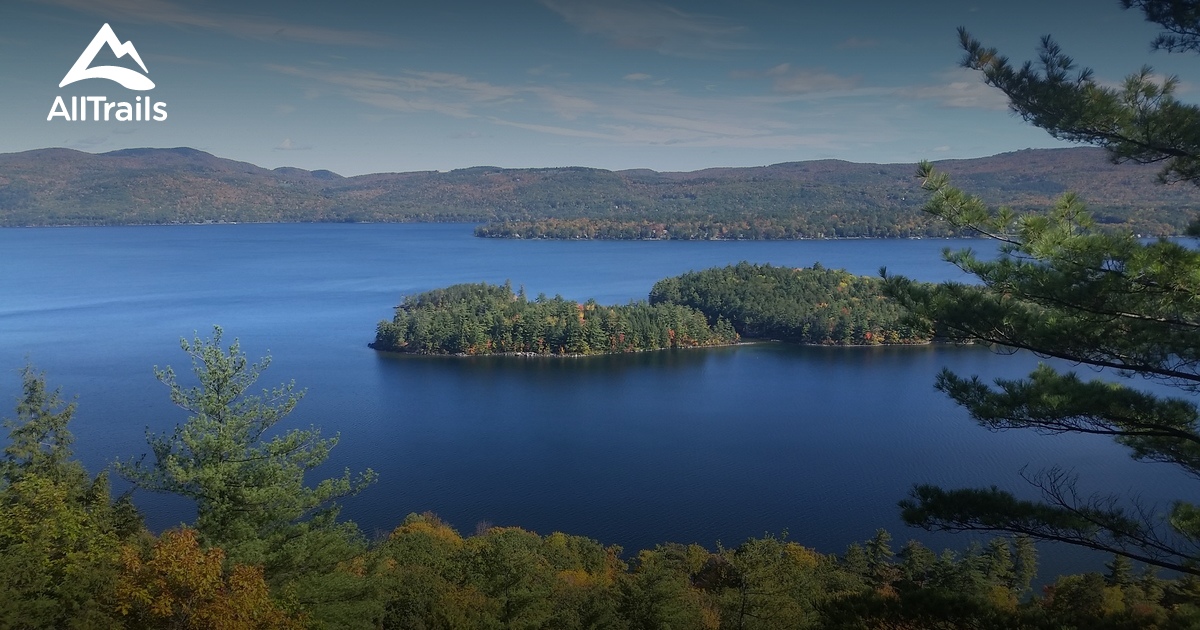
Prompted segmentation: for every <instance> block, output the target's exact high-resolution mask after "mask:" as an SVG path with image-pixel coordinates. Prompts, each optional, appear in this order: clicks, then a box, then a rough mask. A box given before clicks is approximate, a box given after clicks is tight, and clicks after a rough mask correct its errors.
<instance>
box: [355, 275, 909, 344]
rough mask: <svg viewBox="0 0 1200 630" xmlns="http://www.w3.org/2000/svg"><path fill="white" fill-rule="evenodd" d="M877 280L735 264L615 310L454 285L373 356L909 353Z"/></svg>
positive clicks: (396, 329)
mask: <svg viewBox="0 0 1200 630" xmlns="http://www.w3.org/2000/svg"><path fill="white" fill-rule="evenodd" d="M929 338H930V335H929V333H928V332H927V331H924V330H921V329H919V328H914V327H913V326H912V325H910V324H908V323H906V321H905V318H904V311H903V308H902V307H901V306H900V305H899V304H897V303H896V302H895V301H894V300H891V299H890V298H888V297H886V296H884V295H883V292H882V282H881V281H880V280H879V279H878V278H870V277H863V276H856V275H854V274H851V273H849V272H847V271H843V270H832V269H825V268H824V267H822V266H821V265H819V264H817V265H814V266H813V267H811V268H800V269H794V268H790V267H775V266H772V265H753V264H750V263H745V262H743V263H740V264H737V265H732V266H729V267H723V268H715V269H708V270H705V271H698V272H689V273H686V274H683V275H681V276H677V277H673V278H667V279H665V280H662V281H660V282H658V283H657V284H655V286H654V288H653V290H652V291H651V292H650V299H649V300H648V301H642V302H631V303H629V304H624V305H617V306H603V305H600V304H598V303H597V302H596V301H595V300H588V301H587V302H582V303H580V302H575V301H572V300H568V299H565V298H563V297H562V296H554V297H553V298H549V297H546V296H545V295H544V294H543V295H538V296H537V297H536V298H534V299H529V298H528V297H527V296H526V294H525V290H524V288H521V289H519V290H514V289H513V287H512V284H511V283H507V282H506V283H505V284H503V285H494V284H487V283H475V284H456V285H453V286H449V287H446V288H442V289H435V290H432V291H426V292H424V293H418V294H415V295H410V296H407V297H405V298H404V300H403V301H402V303H401V304H400V305H399V306H397V307H396V311H395V315H394V316H393V317H392V319H391V320H384V321H381V322H379V325H378V326H377V327H376V331H375V341H374V342H372V343H371V344H370V346H371V347H372V348H375V349H376V350H381V351H387V352H402V353H410V354H444V355H460V356H475V355H487V354H511V355H524V356H586V355H596V354H618V353H625V352H640V351H646V350H663V349H668V348H695V347H703V346H718V345H729V344H734V343H738V342H739V341H740V340H742V339H760V340H761V339H773V340H780V341H786V342H792V343H803V344H816V345H884V344H913V343H924V342H927V341H929Z"/></svg>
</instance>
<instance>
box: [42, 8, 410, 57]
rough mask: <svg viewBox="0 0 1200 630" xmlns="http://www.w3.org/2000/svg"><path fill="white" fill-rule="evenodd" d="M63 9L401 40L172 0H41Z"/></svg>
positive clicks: (150, 20) (355, 42)
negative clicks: (205, 8) (203, 8)
mask: <svg viewBox="0 0 1200 630" xmlns="http://www.w3.org/2000/svg"><path fill="white" fill-rule="evenodd" d="M42 1H43V3H44V4H50V5H54V6H58V7H62V8H64V9H71V10H74V11H79V12H82V13H90V14H92V15H96V16H99V17H102V18H103V19H106V20H114V19H120V20H122V21H127V22H135V23H139V24H165V25H168V26H174V27H190V28H200V29H204V30H211V31H217V32H221V33H225V34H228V35H233V36H236V37H241V38H245V39H256V40H266V41H272V40H284V41H293V42H301V43H306V44H325V45H331V46H353V47H368V48H387V47H392V46H396V45H397V44H398V43H399V42H398V41H397V40H396V39H395V38H393V37H390V36H387V35H381V34H379V33H371V32H366V31H350V30H342V29H335V28H328V27H324V26H312V25H308V24H299V23H296V22H288V21H285V20H279V19H276V18H271V17H263V16H255V15H243V14H237V13H221V12H211V11H205V12H201V11H197V10H194V9H191V8H188V7H186V6H184V5H183V4H180V3H176V2H170V1H169V0H42Z"/></svg>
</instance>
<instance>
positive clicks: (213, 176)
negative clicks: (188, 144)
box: [0, 148, 1200, 238]
mask: <svg viewBox="0 0 1200 630" xmlns="http://www.w3.org/2000/svg"><path fill="white" fill-rule="evenodd" d="M937 166H938V167H939V168H941V169H943V170H945V171H947V172H949V173H950V174H951V176H952V177H953V181H954V182H955V183H956V184H957V185H959V186H960V187H962V188H964V189H966V190H968V191H970V192H974V193H977V194H980V195H982V196H983V197H984V198H985V199H987V200H989V201H990V202H995V203H1004V204H1008V205H1011V206H1013V207H1014V208H1016V209H1018V210H1031V209H1038V208H1044V207H1046V206H1047V205H1049V204H1051V203H1053V200H1054V199H1055V198H1056V197H1057V196H1059V195H1060V194H1062V193H1063V192H1065V191H1067V190H1074V191H1077V192H1080V193H1081V194H1082V195H1083V197H1084V199H1085V200H1086V201H1087V203H1088V205H1089V207H1090V208H1091V209H1092V211H1093V213H1094V214H1095V215H1096V216H1097V218H1098V219H1099V221H1100V222H1101V223H1104V224H1111V225H1118V226H1124V227H1129V228H1131V229H1133V230H1134V231H1136V232H1139V233H1144V234H1176V233H1179V232H1181V231H1182V229H1183V227H1184V226H1185V225H1186V224H1187V223H1188V221H1189V220H1190V219H1192V218H1193V217H1194V216H1196V214H1197V212H1198V211H1200V190H1198V189H1197V188H1196V187H1194V186H1188V185H1183V184H1179V185H1172V186H1164V185H1161V184H1158V183H1157V182H1156V181H1155V177H1154V176H1155V172H1156V169H1155V167H1153V166H1138V165H1129V164H1125V165H1113V164H1110V163H1109V162H1108V161H1107V159H1106V158H1105V155H1104V153H1103V151H1101V150H1100V149H1094V148H1072V149H1031V150H1024V151H1016V152H1012V153H1004V154H1000V155H996V156H992V157H986V158H978V159H969V160H947V161H943V162H938V163H937ZM914 171H915V165H912V164H860V163H850V162H843V161H838V160H818V161H808V162H789V163H784V164H775V165H771V166H761V167H749V168H711V169H705V170H701V171H694V172H688V173H674V172H656V171H651V170H645V169H638V170H628V171H607V170H602V169H592V168H581V167H567V168H524V169H504V168H497V167H487V166H480V167H474V168H468V169H459V170H454V171H449V172H437V171H422V172H411V173H376V174H370V175H360V176H355V177H342V176H340V175H338V174H336V173H332V172H330V171H323V170H317V171H308V170H304V169H298V168H277V169H274V170H271V169H265V168H261V167H258V166H255V165H253V164H249V163H246V162H238V161H234V160H228V159H224V158H219V157H216V156H214V155H211V154H209V153H205V152H203V151H198V150H195V149H189V148H176V149H126V150H121V151H113V152H109V153H101V154H91V153H84V152H80V151H74V150H70V149H39V150H34V151H25V152H21V153H8V154H0V226H41V225H128V224H172V223H202V222H310V221H333V222H367V221H376V222H412V221H470V222H479V223H484V225H482V226H480V227H479V228H478V229H477V234H479V235H481V236H501V237H523V238H529V237H538V236H543V237H547V236H548V237H560V238H802V237H818V238H819V237H838V236H863V237H886V236H916V235H941V234H945V233H947V232H948V230H947V228H946V227H945V226H942V225H938V224H935V223H933V222H932V221H930V219H929V218H927V217H925V216H924V215H923V214H922V213H921V212H920V207H921V205H922V204H923V202H924V193H922V192H921V191H920V190H919V189H918V185H917V181H916V180H915V179H914V178H913V173H914Z"/></svg>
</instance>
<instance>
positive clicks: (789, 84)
mask: <svg viewBox="0 0 1200 630" xmlns="http://www.w3.org/2000/svg"><path fill="white" fill-rule="evenodd" d="M730 77H731V78H734V79H764V78H765V79H769V80H770V81H771V84H772V89H774V91H775V92H777V93H780V94H805V95H812V94H823V93H845V92H847V91H849V90H853V89H854V88H856V87H858V85H859V83H861V79H860V78H859V77H848V76H843V75H840V74H834V73H832V72H826V71H825V70H823V69H820V68H796V67H793V66H792V64H790V63H781V64H779V65H776V66H773V67H771V68H768V69H767V70H735V71H733V72H731V73H730Z"/></svg>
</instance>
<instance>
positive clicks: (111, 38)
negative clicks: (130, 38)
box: [58, 24, 154, 90]
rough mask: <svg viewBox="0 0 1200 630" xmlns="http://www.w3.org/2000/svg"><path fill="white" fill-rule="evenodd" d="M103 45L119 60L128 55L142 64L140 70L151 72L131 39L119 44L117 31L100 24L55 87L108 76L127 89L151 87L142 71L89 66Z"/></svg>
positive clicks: (152, 83) (148, 88) (146, 88)
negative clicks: (93, 35) (140, 72)
mask: <svg viewBox="0 0 1200 630" xmlns="http://www.w3.org/2000/svg"><path fill="white" fill-rule="evenodd" d="M105 45H107V46H108V48H109V50H111V51H112V52H113V54H114V55H116V56H117V58H118V59H120V58H121V57H124V56H125V55H129V56H130V57H133V60H134V61H136V62H137V65H139V66H141V67H142V72H145V73H147V74H149V73H150V71H149V70H147V69H146V64H144V63H142V58H141V56H140V55H138V52H137V49H136V48H134V47H133V42H125V43H123V44H122V43H121V40H119V39H117V34H116V33H114V32H113V30H112V27H111V26H109V25H108V24H105V25H104V26H101V27H100V31H99V32H97V33H96V36H95V37H93V38H92V43H90V44H88V46H87V48H84V49H83V54H82V55H79V59H76V60H75V65H73V66H71V69H70V70H68V71H67V76H65V77H63V80H62V83H59V84H58V87H64V86H67V85H70V84H72V83H74V82H76V81H83V80H84V79H108V80H109V81H116V82H117V83H120V84H121V85H122V86H124V87H126V88H128V89H130V90H152V89H154V82H153V81H151V80H150V79H149V77H147V76H146V75H145V74H139V73H138V72H137V71H135V70H130V69H129V68H122V67H120V66H96V67H94V68H93V67H89V66H91V64H92V61H94V60H95V59H96V54H97V53H99V52H100V49H101V48H103V47H104V46H105Z"/></svg>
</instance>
